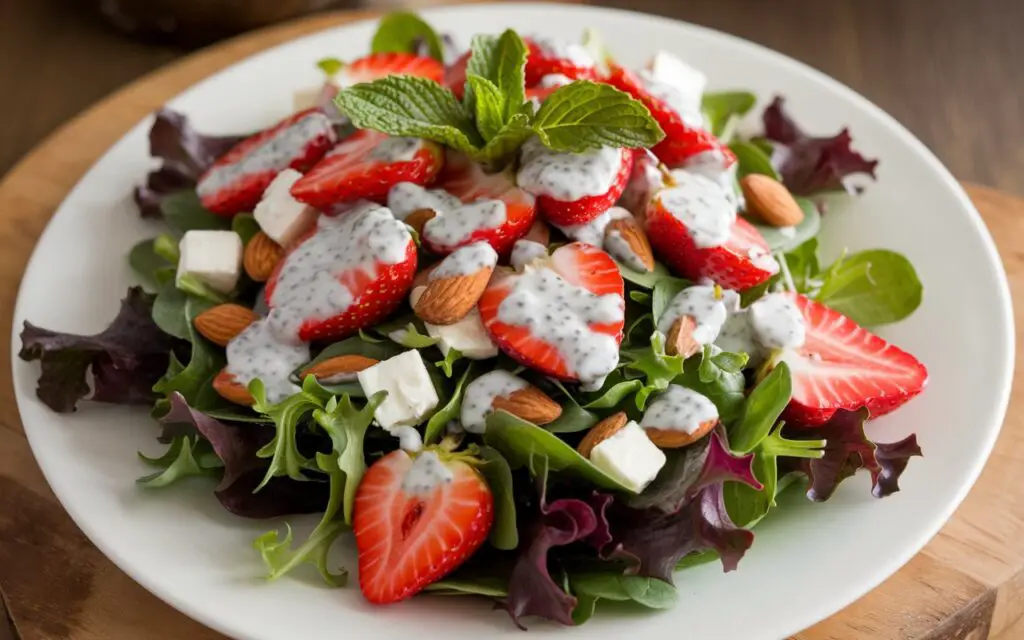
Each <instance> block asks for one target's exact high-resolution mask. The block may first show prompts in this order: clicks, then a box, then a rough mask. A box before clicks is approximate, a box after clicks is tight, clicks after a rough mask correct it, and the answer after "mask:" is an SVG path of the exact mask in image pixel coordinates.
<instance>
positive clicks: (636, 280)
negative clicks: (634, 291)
mask: <svg viewBox="0 0 1024 640" xmlns="http://www.w3.org/2000/svg"><path fill="white" fill-rule="evenodd" d="M613 260H614V258H613ZM615 266H617V267H618V268H619V273H621V274H622V279H623V280H625V281H626V282H632V283H633V284H635V285H636V286H638V287H642V288H644V289H653V288H654V285H656V284H657V283H658V281H659V280H661V279H662V278H671V277H672V276H671V274H669V272H668V269H666V268H665V265H663V264H661V263H660V262H655V263H654V269H653V270H651V271H646V272H640V271H635V270H633V269H630V268H629V267H627V266H626V265H624V264H622V263H621V262H619V261H618V260H615Z"/></svg>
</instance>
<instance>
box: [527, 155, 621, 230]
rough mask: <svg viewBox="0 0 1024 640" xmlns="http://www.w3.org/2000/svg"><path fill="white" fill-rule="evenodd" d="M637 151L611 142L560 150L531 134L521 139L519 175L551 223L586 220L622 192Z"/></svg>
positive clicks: (562, 223) (571, 223) (598, 212)
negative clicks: (581, 149) (523, 141)
mask: <svg viewBox="0 0 1024 640" xmlns="http://www.w3.org/2000/svg"><path fill="white" fill-rule="evenodd" d="M633 155H634V151H633V150H632V149H616V148H613V147H602V148H600V149H592V150H589V151H585V152H583V153H560V152H558V151H552V150H551V149H548V148H547V147H545V146H544V145H543V144H541V142H540V140H539V139H538V138H532V139H530V140H528V141H527V142H526V144H524V145H523V149H522V156H521V160H520V167H519V172H518V174H517V175H516V181H517V182H518V183H519V186H520V187H521V188H522V189H523V190H524V191H527V192H529V193H532V194H533V195H535V196H537V208H538V209H539V210H540V212H541V214H543V215H544V217H545V218H546V219H547V221H548V222H550V223H551V224H554V225H558V226H570V225H579V224H586V223H588V222H590V221H591V220H593V219H594V218H596V217H598V216H599V215H601V214H602V213H604V212H605V211H607V210H608V208H609V207H611V206H612V205H614V204H615V202H616V201H617V200H618V199H619V196H621V195H622V192H623V191H624V190H625V188H626V183H627V182H628V181H629V176H630V173H631V172H632V171H633Z"/></svg>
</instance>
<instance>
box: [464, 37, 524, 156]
mask: <svg viewBox="0 0 1024 640" xmlns="http://www.w3.org/2000/svg"><path fill="white" fill-rule="evenodd" d="M472 52H473V53H472V55H471V56H470V58H469V63H468V64H467V66H466V74H467V78H468V77H469V76H470V75H475V76H479V77H481V78H484V79H485V80H489V81H490V82H491V83H492V84H493V85H494V86H495V87H497V89H498V91H499V92H500V93H501V95H502V96H503V100H502V102H501V106H502V122H505V123H507V122H508V121H509V120H511V119H512V117H513V116H514V115H516V114H517V113H520V112H521V109H522V106H523V104H524V103H525V102H526V88H525V87H526V56H527V53H528V52H527V49H526V44H525V43H524V42H523V39H522V38H520V37H519V34H517V33H516V32H515V31H513V30H511V29H506V30H505V32H504V33H502V34H501V35H500V36H498V37H495V36H489V35H478V36H476V37H474V38H473V43H472ZM469 88H470V89H472V94H475V93H476V87H473V86H472V85H470V87H469ZM472 94H471V92H470V91H469V90H467V92H466V96H467V98H468V99H469V100H475V99H479V98H477V97H475V96H473V97H471V95H472ZM484 137H485V138H488V137H487V136H486V135H485V136H484Z"/></svg>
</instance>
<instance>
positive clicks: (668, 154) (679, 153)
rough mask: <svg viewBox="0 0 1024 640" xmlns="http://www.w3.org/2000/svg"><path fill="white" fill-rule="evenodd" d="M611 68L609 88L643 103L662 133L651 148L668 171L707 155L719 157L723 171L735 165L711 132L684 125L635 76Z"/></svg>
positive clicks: (732, 156) (665, 104)
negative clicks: (622, 92) (661, 138)
mask: <svg viewBox="0 0 1024 640" xmlns="http://www.w3.org/2000/svg"><path fill="white" fill-rule="evenodd" d="M610 65H611V72H610V73H609V75H608V79H607V82H608V84H610V85H612V86H613V87H615V88H616V89H619V90H620V91H625V92H626V93H628V94H630V95H631V96H633V97H634V98H636V99H637V100H639V101H641V102H643V103H644V105H646V106H647V108H648V109H649V110H650V112H651V116H652V117H653V118H654V119H655V120H657V121H658V124H659V125H661V129H662V130H663V131H664V132H665V138H664V139H663V140H662V141H661V142H659V143H658V144H656V145H654V147H652V148H651V151H653V152H654V154H655V155H656V156H658V158H659V159H661V161H662V162H664V163H665V164H666V165H668V166H669V167H671V168H676V167H681V166H683V164H684V163H685V162H686V160H687V159H689V158H690V157H691V156H695V155H697V154H699V153H706V152H714V153H715V154H717V155H720V156H721V158H722V164H723V165H724V168H728V167H729V166H731V165H732V164H734V163H735V162H736V155H735V154H733V152H732V151H730V150H729V147H728V146H727V145H725V144H722V142H721V141H720V140H719V139H718V138H716V137H715V136H714V135H713V134H711V132H709V131H705V130H704V129H701V128H698V127H692V126H689V125H687V124H686V123H684V122H683V118H682V116H680V115H679V114H678V113H676V111H675V110H673V109H672V107H670V106H669V105H668V103H666V102H665V101H664V100H662V99H661V98H658V97H655V96H653V95H651V93H650V92H649V91H647V89H646V88H645V87H644V84H643V81H642V80H641V79H640V78H639V77H638V76H637V75H636V74H634V73H633V72H632V71H630V70H629V69H626V68H625V67H620V66H619V65H617V64H615V63H610Z"/></svg>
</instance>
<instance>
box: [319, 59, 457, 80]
mask: <svg viewBox="0 0 1024 640" xmlns="http://www.w3.org/2000/svg"><path fill="white" fill-rule="evenodd" d="M392 75H403V76H419V77H420V78H427V79H429V80H433V81H435V82H441V79H442V78H443V77H444V66H442V65H441V63H440V62H438V61H437V60H435V59H434V58H428V57H426V56H417V55H413V54H411V53H372V54H370V55H368V56H366V57H365V58H359V59H358V60H354V61H353V62H350V63H349V64H347V65H345V67H343V68H342V70H341V73H339V74H338V81H339V82H340V83H341V86H343V87H348V86H351V85H354V84H359V83H360V82H373V81H374V80H379V79H380V78H385V77H387V76H392Z"/></svg>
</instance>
